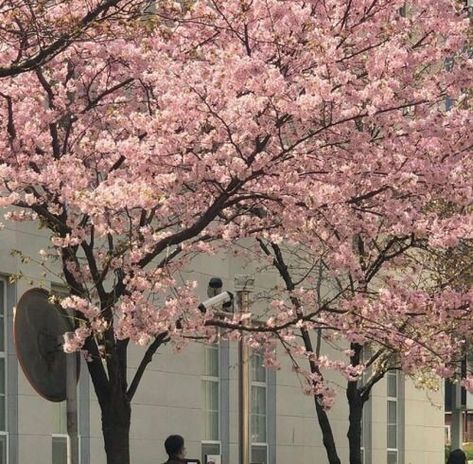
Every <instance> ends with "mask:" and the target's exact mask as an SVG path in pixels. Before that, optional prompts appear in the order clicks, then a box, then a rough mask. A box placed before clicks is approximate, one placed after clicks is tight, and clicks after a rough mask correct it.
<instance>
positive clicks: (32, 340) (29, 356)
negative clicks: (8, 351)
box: [13, 288, 80, 402]
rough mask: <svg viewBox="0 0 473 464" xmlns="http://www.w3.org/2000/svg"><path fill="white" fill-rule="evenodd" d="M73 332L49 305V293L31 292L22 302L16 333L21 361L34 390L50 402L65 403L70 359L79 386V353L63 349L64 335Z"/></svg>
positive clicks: (64, 317) (61, 313)
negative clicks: (73, 365) (67, 352)
mask: <svg viewBox="0 0 473 464" xmlns="http://www.w3.org/2000/svg"><path fill="white" fill-rule="evenodd" d="M72 330H74V328H73V326H72V323H71V321H70V318H69V317H68V316H67V314H66V313H65V312H64V310H63V309H62V308H61V307H60V306H57V305H55V304H53V303H51V302H50V301H49V293H48V292H47V291H46V290H44V289H42V288H32V289H31V290H28V291H27V292H25V293H24V294H23V295H22V297H21V298H20V301H19V302H18V304H17V306H16V311H15V318H14V330H13V332H14V342H15V346H16V351H17V355H18V360H19V362H20V366H21V368H22V369H23V372H24V373H25V376H26V378H27V379H28V381H29V382H30V384H31V385H32V386H33V388H34V389H35V390H36V391H37V392H38V393H39V394H40V395H41V396H42V397H44V398H46V399H47V400H49V401H55V402H59V401H64V400H65V399H66V361H67V356H75V357H76V366H77V368H76V370H77V376H76V383H77V379H78V378H79V370H80V359H79V353H73V354H66V353H65V352H64V350H63V348H62V344H63V337H64V334H65V333H66V332H70V331H72Z"/></svg>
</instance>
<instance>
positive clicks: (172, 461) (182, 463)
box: [164, 458, 200, 464]
mask: <svg viewBox="0 0 473 464" xmlns="http://www.w3.org/2000/svg"><path fill="white" fill-rule="evenodd" d="M187 462H192V463H195V462H197V463H198V464H200V461H199V460H198V459H180V458H169V459H168V460H167V461H166V462H165V463H164V464H186V463H187Z"/></svg>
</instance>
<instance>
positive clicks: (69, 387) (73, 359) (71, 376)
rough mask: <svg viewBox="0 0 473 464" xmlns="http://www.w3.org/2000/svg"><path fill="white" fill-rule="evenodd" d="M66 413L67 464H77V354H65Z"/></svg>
mask: <svg viewBox="0 0 473 464" xmlns="http://www.w3.org/2000/svg"><path fill="white" fill-rule="evenodd" d="M66 411H67V434H68V435H69V446H68V451H69V453H68V454H69V459H68V464H79V432H78V421H77V354H76V353H70V354H66Z"/></svg>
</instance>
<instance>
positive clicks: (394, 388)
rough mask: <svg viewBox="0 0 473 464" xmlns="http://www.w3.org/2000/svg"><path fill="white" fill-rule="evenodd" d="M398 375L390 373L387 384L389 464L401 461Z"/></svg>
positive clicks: (393, 372) (395, 372)
mask: <svg viewBox="0 0 473 464" xmlns="http://www.w3.org/2000/svg"><path fill="white" fill-rule="evenodd" d="M397 380H398V373H397V371H389V372H388V373H387V374H386V383H387V464H398V461H399V456H398V455H399V449H398V448H399V446H398V442H399V436H398V435H399V428H398V423H399V407H398V405H399V402H398V385H397V383H398V382H397Z"/></svg>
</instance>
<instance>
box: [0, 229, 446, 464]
mask: <svg viewBox="0 0 473 464" xmlns="http://www.w3.org/2000/svg"><path fill="white" fill-rule="evenodd" d="M47 243H48V241H47V239H45V238H44V236H42V235H41V234H40V233H38V232H37V231H35V229H34V228H33V227H32V225H30V224H19V225H16V224H14V225H11V224H9V225H8V226H7V229H6V230H3V231H2V240H1V241H0V273H1V274H2V275H5V276H8V275H12V274H14V273H16V272H18V270H20V269H21V271H22V272H23V274H24V275H25V278H23V279H21V280H20V281H18V282H17V284H16V285H17V294H18V295H21V294H22V293H23V292H24V291H26V290H27V289H28V288H30V287H32V286H46V287H48V286H49V285H50V282H51V281H54V282H58V281H59V280H58V278H57V277H55V276H53V275H47V276H44V275H43V274H42V271H41V269H40V268H38V267H37V266H36V265H33V264H31V263H20V260H19V258H18V257H13V256H11V255H10V250H11V249H21V250H22V251H23V252H24V254H25V255H28V254H29V255H31V256H32V257H35V258H36V257H38V250H39V249H40V248H42V247H46V246H47ZM244 262H245V260H244V259H243V258H241V257H239V256H233V255H231V256H230V257H222V256H215V257H212V258H205V259H204V258H201V257H200V258H198V259H196V260H195V261H194V262H193V263H192V266H190V269H189V272H188V273H187V274H183V278H192V279H193V280H197V281H198V282H199V284H200V287H201V288H202V289H203V291H204V290H205V289H206V284H207V281H208V279H209V278H210V277H212V276H219V277H221V278H222V279H223V280H224V283H225V285H229V286H232V280H233V275H234V273H235V270H236V271H237V272H240V271H241V270H242V268H243V267H244V266H243V265H244ZM253 270H254V268H252V267H251V265H250V268H249V271H250V272H253ZM274 282H275V276H274V275H272V276H269V277H268V276H265V277H264V278H263V277H262V276H257V279H256V287H257V289H258V288H264V287H265V286H270V285H272V284H273V283H274ZM201 296H202V298H204V297H205V295H201ZM8 336H10V337H11V334H8ZM142 352H143V351H142V350H140V349H139V348H136V347H133V348H132V349H131V351H130V354H131V355H130V361H129V371H130V381H131V375H132V373H133V371H134V369H136V367H137V365H138V363H139V360H140V357H139V355H140V354H142ZM201 363H202V346H201V345H200V344H197V343H193V344H190V345H189V346H188V347H187V348H186V349H185V350H184V351H183V352H182V353H180V354H176V353H174V352H173V350H172V347H171V346H166V347H164V348H161V349H160V350H159V352H158V354H157V355H156V356H155V359H154V361H153V363H152V364H150V365H149V367H148V369H147V371H146V373H145V375H144V378H143V382H142V385H141V386H140V388H139V390H138V392H137V394H136V396H135V398H134V401H133V415H132V427H131V452H132V462H134V463H136V464H148V463H149V464H151V463H153V464H155V463H159V462H164V460H165V453H164V449H163V441H164V439H165V438H166V436H168V435H169V434H171V433H179V434H182V435H183V436H184V437H185V438H186V447H187V450H188V455H189V456H195V457H198V458H200V455H201V440H202V428H201V424H202V417H201V410H200V407H201V398H200V395H201ZM283 364H284V365H283V369H282V370H280V371H278V372H277V375H276V379H277V388H276V404H277V406H276V411H275V414H276V418H275V423H276V443H277V448H276V461H275V462H276V463H278V464H279V463H281V464H284V463H286V462H291V464H306V463H309V462H320V463H323V462H326V458H325V450H324V449H323V446H322V439H321V434H320V431H319V428H318V425H317V421H316V418H315V411H314V405H313V399H312V398H310V397H306V396H304V395H303V394H302V392H301V387H300V383H299V380H298V379H297V377H296V376H295V375H294V373H293V372H292V371H291V369H290V366H289V365H288V363H287V362H285V363H283ZM82 375H86V372H85V370H83V371H82ZM229 376H230V387H229V398H230V404H229V421H230V427H229V430H230V443H229V445H230V446H229V448H230V460H229V462H228V463H225V464H236V463H237V462H238V447H237V440H238V438H237V437H238V430H237V427H238V416H237V396H238V395H237V382H236V380H237V353H236V347H235V346H232V347H231V349H230V372H229ZM341 385H343V384H341ZM405 397H406V398H405V403H404V407H405V409H404V410H405V416H404V418H405V419H404V420H405V428H404V430H403V433H404V443H405V450H404V453H402V454H404V461H403V462H400V464H427V463H428V464H441V463H443V440H444V438H443V437H444V426H443V423H444V419H443V409H442V406H443V401H442V397H441V394H440V393H430V394H429V398H428V397H427V395H426V393H425V392H423V391H421V390H416V389H415V388H414V387H413V385H412V384H411V383H410V381H407V382H406V386H405ZM344 400H345V396H344V391H343V389H342V388H341V389H340V392H339V401H338V402H337V404H336V406H335V407H334V409H333V410H332V411H331V412H330V413H329V417H330V420H331V423H332V427H333V430H334V435H335V440H336V443H337V446H338V451H339V454H340V457H341V459H342V463H344V464H345V463H347V462H348V444H347V440H346V432H347V427H348V423H347V409H346V406H345V403H346V402H345V401H344ZM9 401H17V405H18V408H17V414H18V417H17V423H18V450H17V451H18V461H17V462H11V463H10V464H26V463H35V464H50V463H51V435H52V433H53V432H54V430H53V423H54V414H55V410H54V407H53V406H52V405H51V404H50V403H48V402H47V401H46V400H44V399H41V398H39V397H38V395H37V394H36V393H35V392H34V391H33V389H32V388H31V386H30V385H29V384H28V382H27V381H26V379H25V377H24V375H23V373H22V371H21V369H18V392H17V397H14V395H13V396H11V397H10V398H9ZM89 401H90V456H91V457H90V463H91V464H101V463H105V455H104V451H103V444H102V438H101V429H100V412H99V408H98V405H97V402H96V400H95V395H94V392H93V387H92V386H90V400H89ZM432 403H433V404H434V405H433V404H432ZM12 433H14V431H12ZM84 438H87V437H84ZM12 455H14V453H13V454H12ZM371 462H372V463H373V464H383V463H385V462H386V385H385V383H384V381H381V382H380V383H379V384H378V385H377V386H376V387H375V389H374V391H373V395H372V460H371ZM83 464H88V463H86V462H84V463H83Z"/></svg>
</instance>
